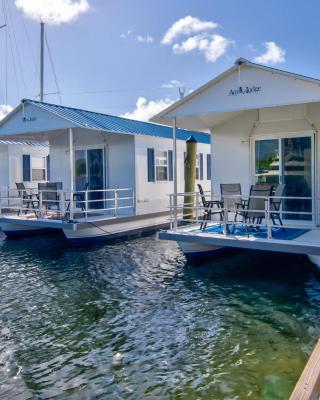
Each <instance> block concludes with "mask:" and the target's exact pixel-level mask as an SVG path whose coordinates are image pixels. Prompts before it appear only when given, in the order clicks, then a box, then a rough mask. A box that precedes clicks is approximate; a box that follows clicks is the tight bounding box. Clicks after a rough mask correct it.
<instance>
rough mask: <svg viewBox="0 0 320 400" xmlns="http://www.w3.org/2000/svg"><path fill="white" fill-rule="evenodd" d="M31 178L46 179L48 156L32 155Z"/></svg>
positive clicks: (34, 179)
mask: <svg viewBox="0 0 320 400" xmlns="http://www.w3.org/2000/svg"><path fill="white" fill-rule="evenodd" d="M31 180H32V181H45V180H46V157H36V156H31Z"/></svg>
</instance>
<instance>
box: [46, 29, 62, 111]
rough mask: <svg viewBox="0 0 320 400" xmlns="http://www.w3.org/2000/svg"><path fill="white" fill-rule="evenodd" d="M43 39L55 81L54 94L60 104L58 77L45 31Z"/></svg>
mask: <svg viewBox="0 0 320 400" xmlns="http://www.w3.org/2000/svg"><path fill="white" fill-rule="evenodd" d="M44 39H45V42H46V46H47V50H48V54H49V60H50V64H51V69H52V73H53V78H54V82H55V85H56V88H57V93H56V94H57V95H58V96H59V103H60V105H61V104H62V98H61V91H60V87H59V83H58V78H57V73H56V69H55V67H54V63H53V58H52V53H51V49H50V46H49V41H48V38H47V34H46V32H44ZM47 94H49V93H47Z"/></svg>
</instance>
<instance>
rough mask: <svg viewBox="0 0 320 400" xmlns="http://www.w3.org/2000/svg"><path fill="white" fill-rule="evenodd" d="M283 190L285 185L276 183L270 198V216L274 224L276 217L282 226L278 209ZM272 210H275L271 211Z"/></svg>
mask: <svg viewBox="0 0 320 400" xmlns="http://www.w3.org/2000/svg"><path fill="white" fill-rule="evenodd" d="M285 190H286V185H283V184H280V185H278V186H277V187H276V190H275V192H274V199H271V200H270V217H271V219H272V223H273V224H274V225H276V222H275V220H276V219H277V220H278V221H279V224H280V225H281V226H283V223H282V219H281V215H280V212H279V211H280V209H281V203H282V197H283V196H284V193H285ZM272 211H277V212H274V213H273V212H272ZM282 229H284V228H282Z"/></svg>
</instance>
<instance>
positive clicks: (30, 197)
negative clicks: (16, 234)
mask: <svg viewBox="0 0 320 400" xmlns="http://www.w3.org/2000/svg"><path fill="white" fill-rule="evenodd" d="M16 187H17V190H18V194H19V197H20V198H21V199H22V207H23V208H25V211H24V214H25V215H26V214H27V212H28V211H31V212H36V209H37V208H38V204H39V202H38V200H37V198H36V197H35V195H34V194H32V193H28V192H27V189H26V187H25V185H24V183H23V182H16ZM30 205H31V206H32V207H31V210H29V208H30ZM20 211H21V210H19V211H18V215H20Z"/></svg>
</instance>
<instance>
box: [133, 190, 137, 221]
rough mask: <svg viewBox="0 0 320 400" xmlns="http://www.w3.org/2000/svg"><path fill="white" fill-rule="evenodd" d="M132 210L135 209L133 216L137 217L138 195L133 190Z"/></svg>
mask: <svg viewBox="0 0 320 400" xmlns="http://www.w3.org/2000/svg"><path fill="white" fill-rule="evenodd" d="M132 208H133V214H134V215H135V214H136V213H137V208H136V194H135V190H134V189H132Z"/></svg>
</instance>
